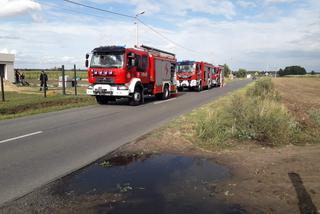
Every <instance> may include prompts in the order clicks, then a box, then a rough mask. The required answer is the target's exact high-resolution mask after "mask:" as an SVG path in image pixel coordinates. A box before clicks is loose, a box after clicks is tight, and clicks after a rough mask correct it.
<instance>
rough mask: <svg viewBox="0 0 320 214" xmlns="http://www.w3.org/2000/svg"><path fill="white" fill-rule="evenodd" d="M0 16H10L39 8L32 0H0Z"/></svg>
mask: <svg viewBox="0 0 320 214" xmlns="http://www.w3.org/2000/svg"><path fill="white" fill-rule="evenodd" d="M0 5H1V7H0V17H10V16H17V15H21V14H25V13H28V12H31V11H39V10H41V5H40V4H39V3H37V2H34V1H33V0H0Z"/></svg>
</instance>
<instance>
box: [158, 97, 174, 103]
mask: <svg viewBox="0 0 320 214" xmlns="http://www.w3.org/2000/svg"><path fill="white" fill-rule="evenodd" d="M175 99H177V98H176V97H174V98H171V99H168V100H163V101H157V102H154V103H153V104H155V105H157V104H161V103H166V102H169V101H172V100H175Z"/></svg>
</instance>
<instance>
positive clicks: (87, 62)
mask: <svg viewBox="0 0 320 214" xmlns="http://www.w3.org/2000/svg"><path fill="white" fill-rule="evenodd" d="M87 67H89V60H87V59H86V68H87Z"/></svg>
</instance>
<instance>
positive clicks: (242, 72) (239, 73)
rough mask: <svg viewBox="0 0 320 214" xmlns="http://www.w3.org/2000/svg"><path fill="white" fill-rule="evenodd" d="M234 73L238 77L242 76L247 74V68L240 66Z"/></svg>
mask: <svg viewBox="0 0 320 214" xmlns="http://www.w3.org/2000/svg"><path fill="white" fill-rule="evenodd" d="M236 75H237V77H238V78H244V77H246V76H247V70H245V69H242V68H240V69H239V71H238V72H237V74H236Z"/></svg>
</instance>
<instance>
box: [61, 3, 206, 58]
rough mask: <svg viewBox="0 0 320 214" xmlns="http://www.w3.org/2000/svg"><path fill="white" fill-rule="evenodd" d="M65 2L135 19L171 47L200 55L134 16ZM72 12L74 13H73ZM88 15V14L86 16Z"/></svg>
mask: <svg viewBox="0 0 320 214" xmlns="http://www.w3.org/2000/svg"><path fill="white" fill-rule="evenodd" d="M64 1H65V2H68V3H71V4H75V5H78V6H82V7H86V8H90V9H93V10H98V11H102V12H106V13H110V14H114V15H118V16H122V17H127V18H131V19H135V20H137V21H138V22H140V23H141V24H143V25H144V26H146V27H147V28H149V29H150V30H151V31H152V32H153V33H155V34H157V35H158V36H160V37H161V38H163V39H165V40H166V41H169V42H170V43H172V44H173V45H175V46H176V47H179V48H182V49H184V50H187V51H190V52H193V53H195V54H202V53H201V52H198V51H194V50H192V49H189V48H186V47H184V46H183V45H181V44H179V43H177V42H175V41H173V40H171V39H169V38H168V37H167V36H165V35H163V34H162V33H160V32H159V31H157V30H156V29H154V28H153V27H151V26H150V25H148V24H146V23H145V22H143V21H142V20H141V19H139V18H137V17H136V16H130V15H126V14H123V13H118V12H113V11H110V10H105V9H101V8H97V7H93V6H89V5H86V4H81V3H78V2H74V1H72V0H64ZM73 12H74V11H73ZM87 15H89V14H87Z"/></svg>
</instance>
